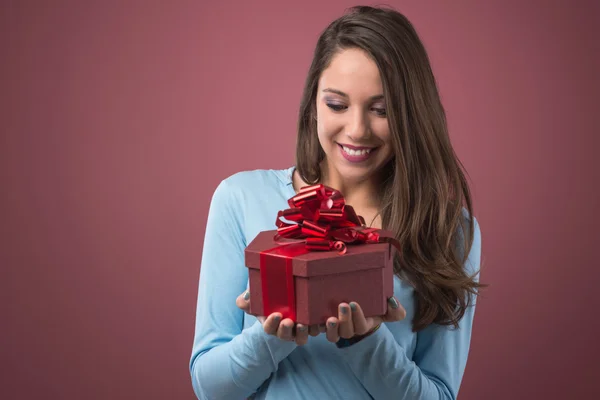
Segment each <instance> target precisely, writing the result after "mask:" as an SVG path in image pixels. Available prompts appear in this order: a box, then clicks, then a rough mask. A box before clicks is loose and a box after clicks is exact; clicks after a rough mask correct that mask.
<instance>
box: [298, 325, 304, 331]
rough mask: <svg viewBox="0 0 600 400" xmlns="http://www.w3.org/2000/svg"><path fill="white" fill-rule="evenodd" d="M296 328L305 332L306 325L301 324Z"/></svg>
mask: <svg viewBox="0 0 600 400" xmlns="http://www.w3.org/2000/svg"><path fill="white" fill-rule="evenodd" d="M298 330H299V331H300V332H305V331H306V326H304V325H302V326H298Z"/></svg>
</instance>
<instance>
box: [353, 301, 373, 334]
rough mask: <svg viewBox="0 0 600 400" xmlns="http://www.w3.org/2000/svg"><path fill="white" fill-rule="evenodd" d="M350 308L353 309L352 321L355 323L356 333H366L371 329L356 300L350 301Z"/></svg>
mask: <svg viewBox="0 0 600 400" xmlns="http://www.w3.org/2000/svg"><path fill="white" fill-rule="evenodd" d="M350 310H352V322H353V323H354V334H356V335H364V334H365V333H367V332H368V330H369V329H370V327H369V324H368V323H367V320H366V318H365V314H364V313H363V310H362V308H360V305H359V304H358V303H356V302H354V301H353V302H352V303H350Z"/></svg>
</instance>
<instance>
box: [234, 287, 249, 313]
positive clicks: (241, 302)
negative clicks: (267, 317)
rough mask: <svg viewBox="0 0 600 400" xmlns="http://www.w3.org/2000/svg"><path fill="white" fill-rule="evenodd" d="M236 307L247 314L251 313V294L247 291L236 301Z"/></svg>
mask: <svg viewBox="0 0 600 400" xmlns="http://www.w3.org/2000/svg"><path fill="white" fill-rule="evenodd" d="M235 305H236V306H238V307H239V308H241V309H242V310H244V311H245V312H248V311H250V292H249V291H248V290H246V291H245V292H244V293H242V294H240V295H239V296H238V297H237V299H235Z"/></svg>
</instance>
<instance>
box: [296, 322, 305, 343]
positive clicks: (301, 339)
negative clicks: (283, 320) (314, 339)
mask: <svg viewBox="0 0 600 400" xmlns="http://www.w3.org/2000/svg"><path fill="white" fill-rule="evenodd" d="M306 342H308V326H306V325H302V324H298V325H296V344H297V345H298V346H302V345H305V344H306Z"/></svg>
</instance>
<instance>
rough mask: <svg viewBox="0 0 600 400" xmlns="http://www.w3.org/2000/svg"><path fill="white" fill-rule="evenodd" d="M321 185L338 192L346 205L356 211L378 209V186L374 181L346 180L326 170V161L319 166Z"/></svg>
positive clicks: (334, 172)
mask: <svg viewBox="0 0 600 400" xmlns="http://www.w3.org/2000/svg"><path fill="white" fill-rule="evenodd" d="M321 171H322V178H321V181H322V182H321V183H323V184H324V185H326V186H329V187H332V188H334V189H337V190H339V191H340V192H341V193H342V195H343V196H344V198H345V200H346V203H347V204H350V205H352V206H353V207H354V208H358V209H373V208H378V207H379V204H380V202H379V200H378V197H379V196H378V195H377V192H378V184H379V182H376V181H375V180H374V179H372V178H371V179H361V180H347V179H342V177H341V176H340V175H339V174H338V173H337V172H336V171H332V170H331V169H330V168H328V166H327V164H326V160H324V161H323V163H322V164H321Z"/></svg>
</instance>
